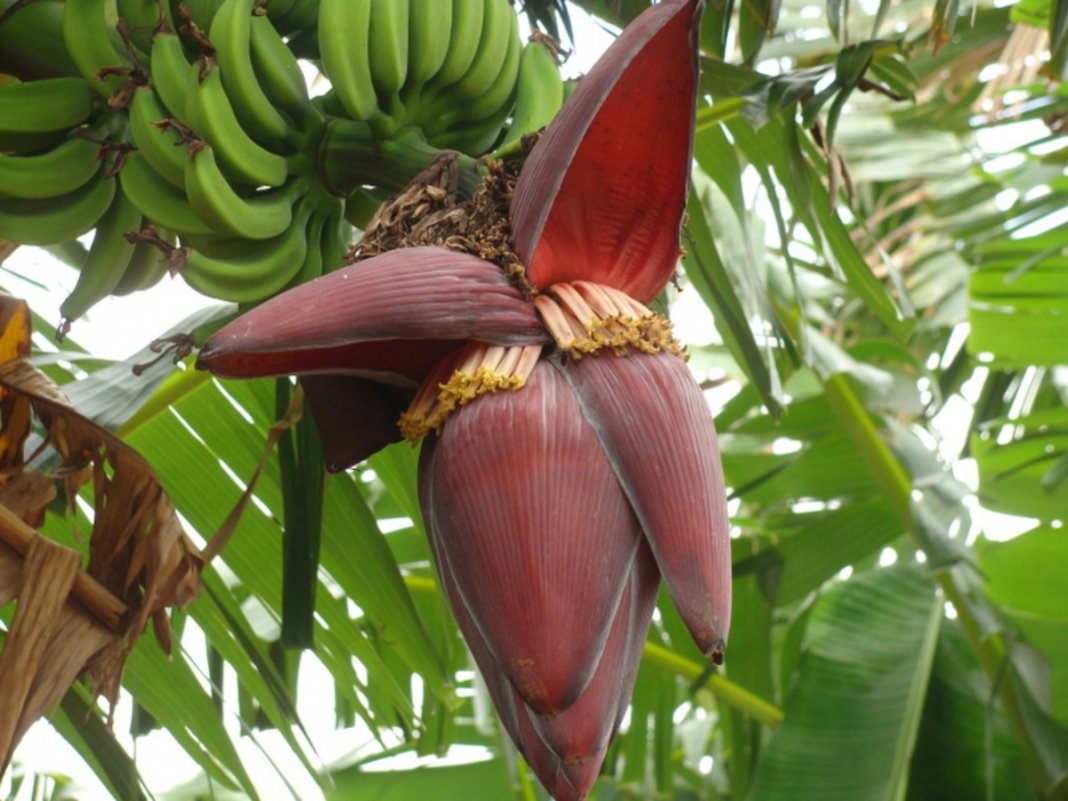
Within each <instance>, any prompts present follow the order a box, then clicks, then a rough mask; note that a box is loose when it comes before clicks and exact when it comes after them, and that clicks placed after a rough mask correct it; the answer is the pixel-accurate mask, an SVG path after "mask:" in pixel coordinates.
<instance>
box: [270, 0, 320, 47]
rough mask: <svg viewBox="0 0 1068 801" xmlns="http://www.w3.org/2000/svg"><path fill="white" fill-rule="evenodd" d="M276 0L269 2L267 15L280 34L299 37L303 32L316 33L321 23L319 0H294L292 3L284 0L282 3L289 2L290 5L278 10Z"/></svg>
mask: <svg viewBox="0 0 1068 801" xmlns="http://www.w3.org/2000/svg"><path fill="white" fill-rule="evenodd" d="M276 2H277V0H271V2H270V3H268V4H267V16H268V17H270V18H271V22H272V23H274V27H275V28H277V29H278V32H279V33H280V34H282V35H283V36H290V37H293V38H297V37H299V36H300V35H301V34H306V33H310V34H314V33H315V30H316V28H317V27H318V25H319V13H320V8H319V0H293V2H291V3H290V2H289V0H283V2H282V3H281V5H282V6H285V5H286V3H289V5H288V7H286V8H284V9H283V8H279V9H278V10H277V11H276V10H275V8H274V6H275V3H276Z"/></svg>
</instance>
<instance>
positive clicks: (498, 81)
mask: <svg viewBox="0 0 1068 801" xmlns="http://www.w3.org/2000/svg"><path fill="white" fill-rule="evenodd" d="M508 22H509V26H508V29H507V36H508V38H507V41H506V42H505V44H506V47H507V49H506V50H505V53H504V57H503V60H502V61H501V62H500V63H499V64H498V65H497V67H496V77H495V78H494V79H493V82H492V83H491V84H490V85H489V86H487V87H486V88H485V89H484V90H483V92H482V93H481V94H480V95H478V96H476V97H474V98H473V99H471V100H470V101H469V102H466V103H455V104H454V107H453V109H451V110H450V111H448V112H446V113H444V114H442V115H441V118H440V124H441V126H442V127H445V128H448V127H450V126H452V125H453V124H455V123H457V122H461V121H478V120H487V119H490V118H494V119H495V118H497V117H499V116H500V112H501V109H503V108H505V107H507V111H506V112H505V116H507V114H508V113H510V112H511V110H512V107H513V104H514V102H515V91H516V78H517V76H518V75H519V62H520V60H521V59H522V55H523V41H522V39H521V38H520V36H519V19H518V18H517V17H516V15H515V14H511V13H510V14H509V15H508ZM501 121H502V122H503V119H502V120H501Z"/></svg>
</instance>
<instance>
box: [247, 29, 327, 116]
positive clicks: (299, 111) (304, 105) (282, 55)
mask: <svg viewBox="0 0 1068 801" xmlns="http://www.w3.org/2000/svg"><path fill="white" fill-rule="evenodd" d="M251 24H252V32H251V54H252V67H253V69H255V70H256V77H257V78H258V79H259V81H260V85H261V86H262V87H263V91H264V93H265V94H266V95H267V97H268V98H270V100H271V102H272V103H274V104H275V105H276V106H278V107H279V108H281V109H283V110H285V111H287V112H289V114H291V115H292V116H293V118H294V120H296V121H297V123H298V124H300V122H301V121H302V120H303V119H305V118H306V117H311V116H314V111H313V110H312V105H311V100H310V99H309V98H308V84H307V82H306V81H305V80H304V73H303V72H301V70H300V64H299V63H298V62H297V59H296V56H294V55H293V51H292V50H290V49H289V47H288V46H287V45H286V43H285V40H284V39H283V38H282V35H281V34H280V33H279V32H278V31H277V30H275V27H274V25H272V24H271V20H270V19H269V18H268V17H265V16H254V17H253V18H252V23H251Z"/></svg>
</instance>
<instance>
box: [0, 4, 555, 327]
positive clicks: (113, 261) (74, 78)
mask: <svg viewBox="0 0 1068 801" xmlns="http://www.w3.org/2000/svg"><path fill="white" fill-rule="evenodd" d="M35 6H40V8H38V9H37V11H35V12H34V13H36V14H38V16H41V19H42V20H45V17H44V16H42V15H44V14H48V15H50V16H49V17H48V18H47V19H48V20H51V22H50V26H51V27H50V28H49V30H50V31H51V35H52V36H53V37H55V36H57V35H58V36H59V37H60V38H61V39H62V42H63V44H64V45H65V54H64V56H65V58H62V59H60V58H57V59H56V63H57V64H58V65H59V67H58V68H57V69H58V70H59V74H55V75H49V76H48V77H41V78H38V77H37V76H35V75H30V74H29V71H28V72H27V76H28V79H27V80H26V81H25V82H20V81H19V80H18V79H11V80H8V81H7V82H6V83H0V236H3V237H6V238H9V239H12V240H14V241H18V242H21V243H27V244H42V245H49V244H56V243H62V242H66V241H69V240H72V239H74V238H76V237H78V236H80V235H82V234H83V233H86V232H87V231H90V230H92V229H93V228H94V227H95V228H96V229H97V230H96V234H95V236H94V239H93V244H92V245H91V246H90V248H89V250H88V252H87V254H86V256H85V258H84V261H83V264H82V271H81V274H80V276H79V280H78V283H77V285H76V287H75V290H74V291H73V292H72V294H71V296H70V297H69V298H68V299H67V302H66V303H65V304H64V306H63V313H64V315H65V317H67V318H69V319H74V318H76V317H78V316H79V315H80V314H82V313H84V311H85V310H86V309H88V308H89V307H90V306H92V304H93V303H95V302H97V301H98V300H100V299H101V298H103V297H105V296H106V295H108V294H124V293H129V292H133V291H136V290H137V289H139V288H142V287H146V286H150V285H151V284H153V283H155V282H156V281H158V280H160V279H161V278H162V276H163V275H164V274H165V273H166V272H167V271H168V269H169V270H170V271H171V272H172V273H176V274H179V275H182V276H183V277H184V278H185V280H186V281H187V282H188V283H190V284H191V285H193V286H194V287H195V288H197V289H199V290H201V291H203V292H206V293H207V294H210V295H213V296H215V297H217V298H220V299H224V300H232V301H238V302H255V301H258V300H261V299H263V298H265V297H267V296H269V295H271V294H274V293H275V292H277V291H279V290H281V289H283V288H285V287H286V286H288V285H290V284H292V283H294V282H302V281H305V280H309V279H310V278H311V277H314V276H315V275H317V274H320V273H322V272H324V271H329V270H331V269H336V268H338V267H340V266H341V263H342V261H343V258H344V254H345V251H346V249H347V245H348V241H349V237H350V236H351V232H352V229H351V226H350V223H349V220H352V219H357V220H362V219H364V218H365V217H366V216H367V214H366V213H365V212H366V211H367V209H362V210H361V209H360V208H357V207H359V206H361V204H360V203H356V204H353V203H351V202H348V203H347V202H346V201H351V198H352V196H353V192H354V191H356V190H359V188H360V187H361V186H362V187H374V186H379V187H383V188H386V189H392V188H396V187H397V186H400V185H403V184H404V183H405V182H406V181H407V179H408V178H410V177H411V176H412V175H414V174H415V173H417V172H418V171H419V170H420V169H422V168H423V167H424V166H425V165H426V164H427V163H429V161H430V160H431V159H432V158H433V157H434V155H435V154H436V153H437V152H438V151H439V150H440V149H446V148H447V149H456V150H460V151H462V152H465V153H468V154H471V155H478V154H481V153H484V152H486V151H488V150H489V149H490V148H492V147H493V146H494V145H497V144H500V143H501V141H502V139H505V140H507V141H508V142H511V141H517V140H518V139H519V137H521V136H522V135H523V134H525V133H528V132H530V131H533V130H536V129H538V128H540V127H541V126H543V125H545V124H547V123H548V121H549V120H550V119H551V118H552V116H553V115H554V114H555V113H556V111H557V110H558V108H559V105H560V102H561V99H562V94H563V89H562V84H561V82H560V77H559V72H558V70H557V69H556V62H555V58H554V53H553V51H552V50H551V48H550V47H549V46H548V45H546V44H545V43H544V42H541V41H538V40H535V41H532V42H531V43H530V44H528V45H526V46H525V47H524V45H523V43H522V42H521V40H520V36H519V30H518V20H517V17H516V15H515V13H514V11H513V10H512V7H511V4H510V2H509V0H272V2H271V3H269V4H267V5H266V6H264V4H263V3H262V2H260V0H66V2H65V3H62V4H59V3H57V2H56V0H40V2H39V3H37V4H31V6H26V7H24V8H23V9H21V10H20V11H19V14H25V13H27V11H26V9H29V8H32V7H35ZM112 9H114V10H116V11H117V12H118V22H119V24H111V23H110V22H109V19H111V14H112V13H113V12H112ZM16 16H17V15H12V16H9V18H8V20H7V22H10V20H12V19H15V18H16ZM26 20H29V17H26V18H25V19H23V20H22V22H23V23H26ZM31 21H32V20H31ZM20 24H22V23H20ZM27 24H28V23H27ZM23 27H25V25H23ZM4 36H5V33H4V28H3V26H2V25H0V41H3V39H4ZM287 37H288V41H287ZM297 53H301V54H302V55H304V56H305V57H313V58H319V59H321V65H322V68H323V70H324V71H325V72H326V74H327V75H328V77H329V78H330V79H331V81H332V83H333V90H332V91H331V92H330V93H329V94H328V95H327V96H326V97H324V98H321V99H317V100H316V101H314V102H313V101H312V100H311V99H310V98H309V94H308V89H307V85H306V82H305V78H304V74H303V72H302V70H301V66H300V64H299V62H298V56H297ZM34 69H37V67H35V68H34ZM2 80H3V76H0V81H2ZM105 122H106V124H105ZM345 126H348V127H345ZM105 129H106V130H105ZM331 132H333V135H331ZM353 154H356V155H357V156H358V158H355V159H350V158H348V156H351V155H353ZM346 160H348V161H349V164H348V165H347V166H343V167H340V168H339V165H343V164H344V163H345V162H346ZM338 173H340V174H342V175H343V179H344V180H340V181H338V180H335V175H337V174H338ZM383 182H384V183H383ZM359 191H363V190H359ZM360 197H361V198H362V197H364V196H363V195H361V196H360ZM367 197H368V198H370V197H371V196H370V195H367ZM362 205H363V206H368V205H369V204H368V203H363V204H362ZM371 205H373V204H371Z"/></svg>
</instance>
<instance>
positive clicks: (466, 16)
mask: <svg viewBox="0 0 1068 801" xmlns="http://www.w3.org/2000/svg"><path fill="white" fill-rule="evenodd" d="M440 2H447V0H440ZM485 12H486V9H485V5H484V3H483V2H482V0H452V27H451V29H450V31H449V50H448V53H447V54H446V56H445V63H444V64H442V65H441V69H440V70H438V73H437V75H435V76H434V80H433V82H432V83H433V85H434V86H438V87H441V86H449V85H451V84H453V83H455V82H456V81H458V80H460V78H462V77H463V76H464V74H465V73H466V72H467V71H468V70H469V69H470V68H471V62H472V61H474V60H475V54H476V52H477V48H476V47H475V45H474V43H475V42H478V41H480V39H481V37H482V18H483V17H484V16H485Z"/></svg>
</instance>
